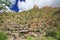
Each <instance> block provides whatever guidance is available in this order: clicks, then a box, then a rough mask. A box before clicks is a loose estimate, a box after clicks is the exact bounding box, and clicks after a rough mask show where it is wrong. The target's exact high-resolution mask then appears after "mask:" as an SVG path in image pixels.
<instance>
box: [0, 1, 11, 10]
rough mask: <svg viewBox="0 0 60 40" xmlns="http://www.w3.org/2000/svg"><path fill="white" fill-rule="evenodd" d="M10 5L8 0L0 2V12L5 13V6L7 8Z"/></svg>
mask: <svg viewBox="0 0 60 40" xmlns="http://www.w3.org/2000/svg"><path fill="white" fill-rule="evenodd" d="M9 5H10V1H9V0H0V11H1V10H2V11H6V10H8V9H7V8H6V6H9Z"/></svg>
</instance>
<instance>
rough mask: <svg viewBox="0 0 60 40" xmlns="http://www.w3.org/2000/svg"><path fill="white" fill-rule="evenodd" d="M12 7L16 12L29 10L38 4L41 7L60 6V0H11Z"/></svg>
mask: <svg viewBox="0 0 60 40" xmlns="http://www.w3.org/2000/svg"><path fill="white" fill-rule="evenodd" d="M9 1H10V2H11V5H10V7H9V8H10V9H11V10H13V11H15V12H21V11H28V10H30V9H32V8H33V7H34V5H37V6H38V7H39V8H42V7H45V6H51V7H60V0H9Z"/></svg>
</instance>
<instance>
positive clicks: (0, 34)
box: [0, 32, 7, 40]
mask: <svg viewBox="0 0 60 40" xmlns="http://www.w3.org/2000/svg"><path fill="white" fill-rule="evenodd" d="M0 40H7V35H6V34H5V33H4V32H0Z"/></svg>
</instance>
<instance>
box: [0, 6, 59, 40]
mask: <svg viewBox="0 0 60 40" xmlns="http://www.w3.org/2000/svg"><path fill="white" fill-rule="evenodd" d="M57 29H60V7H59V8H52V7H44V8H42V9H39V8H38V7H35V8H33V9H31V10H29V11H24V12H20V13H14V12H8V13H6V12H4V13H1V14H0V31H3V32H6V33H7V35H8V38H9V39H10V40H12V39H14V40H23V38H24V39H29V37H32V38H33V39H34V40H40V39H41V40H45V39H42V38H41V37H42V36H45V35H46V32H47V30H57ZM28 36H29V37H28ZM11 38H12V39H11ZM48 40H49V39H48Z"/></svg>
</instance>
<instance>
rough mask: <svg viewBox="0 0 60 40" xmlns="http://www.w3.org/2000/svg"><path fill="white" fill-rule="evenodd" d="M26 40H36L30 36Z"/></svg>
mask: <svg viewBox="0 0 60 40" xmlns="http://www.w3.org/2000/svg"><path fill="white" fill-rule="evenodd" d="M26 40H34V39H33V37H32V36H28V37H27V38H26Z"/></svg>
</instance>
